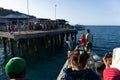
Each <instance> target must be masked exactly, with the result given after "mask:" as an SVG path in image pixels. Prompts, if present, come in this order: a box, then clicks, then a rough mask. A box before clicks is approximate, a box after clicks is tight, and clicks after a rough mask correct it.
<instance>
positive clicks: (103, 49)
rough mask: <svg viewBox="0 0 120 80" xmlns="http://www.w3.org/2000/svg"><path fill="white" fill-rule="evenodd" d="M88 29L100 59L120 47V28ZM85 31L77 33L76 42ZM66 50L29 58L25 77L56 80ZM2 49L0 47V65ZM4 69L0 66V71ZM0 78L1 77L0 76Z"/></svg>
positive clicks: (98, 27) (65, 56) (101, 27)
mask: <svg viewBox="0 0 120 80" xmlns="http://www.w3.org/2000/svg"><path fill="white" fill-rule="evenodd" d="M85 29H90V30H91V33H92V34H93V37H94V39H93V40H94V42H93V51H94V52H95V53H96V54H98V55H99V56H100V57H103V56H104V54H105V53H107V52H112V50H113V49H114V48H116V47H120V37H119V36H120V26H86V27H85ZM83 33H84V34H85V33H86V30H83V31H79V32H78V34H77V40H78V39H79V38H80V35H81V34H83ZM66 53H67V51H66V50H56V51H46V52H41V54H40V55H39V56H40V57H38V56H36V57H29V58H28V60H27V61H28V62H29V64H28V66H27V77H28V79H30V80H56V78H57V76H58V74H59V72H60V70H61V68H62V66H63V65H64V62H65V61H66V59H67V54H66ZM2 57H3V49H2V48H1V47H0V63H2ZM3 68H4V67H3V66H2V65H1V64H0V71H1V72H0V74H2V71H3V70H1V69H3ZM0 77H1V76H0ZM0 80H1V78H0Z"/></svg>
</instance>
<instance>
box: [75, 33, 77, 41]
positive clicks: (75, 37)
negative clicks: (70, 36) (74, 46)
mask: <svg viewBox="0 0 120 80" xmlns="http://www.w3.org/2000/svg"><path fill="white" fill-rule="evenodd" d="M76 39H77V31H76V32H75V42H76Z"/></svg>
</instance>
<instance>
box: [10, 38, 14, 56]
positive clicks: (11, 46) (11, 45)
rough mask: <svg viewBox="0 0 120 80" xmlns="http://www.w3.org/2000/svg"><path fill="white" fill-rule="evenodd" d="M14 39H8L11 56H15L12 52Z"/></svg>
mask: <svg viewBox="0 0 120 80" xmlns="http://www.w3.org/2000/svg"><path fill="white" fill-rule="evenodd" d="M13 41H14V40H13V39H10V51H11V54H12V57H14V56H15V54H14V42H13Z"/></svg>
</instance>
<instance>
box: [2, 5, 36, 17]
mask: <svg viewBox="0 0 120 80" xmlns="http://www.w3.org/2000/svg"><path fill="white" fill-rule="evenodd" d="M11 13H21V12H18V11H13V10H12V9H10V10H9V9H4V8H2V7H0V16H6V15H8V14H11ZM22 14H24V13H22ZM25 15H27V14H25ZM29 16H30V17H35V16H33V15H29Z"/></svg>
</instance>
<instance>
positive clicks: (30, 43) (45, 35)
mask: <svg viewBox="0 0 120 80" xmlns="http://www.w3.org/2000/svg"><path fill="white" fill-rule="evenodd" d="M76 35H77V30H76V29H74V28H60V29H53V30H47V31H45V30H44V31H42V30H41V31H35V30H34V31H19V32H12V33H10V32H2V31H1V32H0V37H1V40H2V44H3V48H4V53H5V54H7V53H8V51H9V52H10V53H11V56H12V57H13V56H22V57H24V56H25V55H27V53H29V52H30V49H32V50H33V52H35V53H37V52H39V51H40V50H41V49H40V46H44V47H45V48H48V47H49V48H53V49H54V48H56V47H63V46H64V42H65V41H66V40H68V39H71V40H73V39H74V41H76ZM18 52H19V55H18V54H16V53H18Z"/></svg>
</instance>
